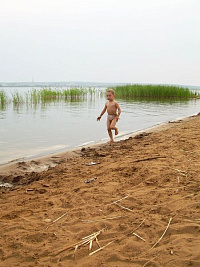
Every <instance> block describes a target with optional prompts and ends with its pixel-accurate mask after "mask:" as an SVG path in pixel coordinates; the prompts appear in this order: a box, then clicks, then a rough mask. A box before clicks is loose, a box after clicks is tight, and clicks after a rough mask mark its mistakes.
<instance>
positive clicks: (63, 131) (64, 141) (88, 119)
mask: <svg viewBox="0 0 200 267" xmlns="http://www.w3.org/2000/svg"><path fill="white" fill-rule="evenodd" d="M15 89H17V90H18V91H19V92H22V93H24V92H26V91H27V90H30V89H31V88H6V91H7V92H8V93H11V92H13V91H14V90H15ZM102 90H103V89H102ZM105 102H106V99H105V98H104V97H102V98H100V97H96V98H89V99H87V100H84V101H83V100H82V101H81V100H80V101H74V102H73V101H72V102H70V101H68V102H64V101H61V102H56V103H48V104H46V105H38V106H35V107H30V106H26V105H22V106H19V107H18V108H13V106H12V104H10V105H8V106H7V107H6V108H5V109H4V110H0V164H3V163H5V162H9V161H12V160H16V159H23V158H26V157H34V156H37V155H43V154H49V153H51V152H57V151H63V150H67V149H71V148H74V147H76V146H79V145H82V144H87V143H88V144H90V143H91V142H94V141H95V142H98V141H102V140H106V139H107V138H108V136H107V130H106V115H104V116H103V118H102V120H101V122H97V121H96V118H97V116H99V114H100V112H101V111H102V109H103V107H104V105H105ZM118 102H119V104H120V106H121V109H122V114H121V117H120V120H119V122H118V127H119V133H120V135H123V134H126V133H130V132H132V131H136V130H141V129H146V128H148V127H151V126H153V125H155V124H158V123H162V122H167V121H169V120H174V119H177V118H182V117H186V116H189V115H193V114H197V113H198V112H199V111H200V100H191V101H188V102H174V103H168V102H158V101H156V102H155V101H153V102H147V101H125V100H118Z"/></svg>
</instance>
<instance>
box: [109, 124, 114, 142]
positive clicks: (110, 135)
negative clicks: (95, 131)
mask: <svg viewBox="0 0 200 267" xmlns="http://www.w3.org/2000/svg"><path fill="white" fill-rule="evenodd" d="M110 124H111V121H110V120H109V119H107V129H108V134H109V137H110V142H114V139H113V135H112V131H111V128H110Z"/></svg>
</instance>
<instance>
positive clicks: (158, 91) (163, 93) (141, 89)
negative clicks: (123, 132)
mask: <svg viewBox="0 0 200 267" xmlns="http://www.w3.org/2000/svg"><path fill="white" fill-rule="evenodd" d="M113 89H114V90H115V93H116V96H117V97H118V98H129V99H130V98H141V99H142V98H143V99H144V98H148V99H191V98H196V97H197V96H198V94H197V93H194V92H192V91H190V90H189V89H188V88H185V87H178V86H167V85H150V84H147V85H141V84H133V85H129V84H128V85H122V86H116V87H114V88H113Z"/></svg>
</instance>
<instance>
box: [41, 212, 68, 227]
mask: <svg viewBox="0 0 200 267" xmlns="http://www.w3.org/2000/svg"><path fill="white" fill-rule="evenodd" d="M65 215H67V212H65V213H64V214H63V215H61V216H60V217H58V218H57V219H55V220H54V221H53V222H52V223H51V224H50V225H49V226H47V228H45V230H47V229H48V228H49V227H50V226H52V225H53V224H54V223H55V222H57V221H59V220H60V219H62V218H63V217H64V216H65Z"/></svg>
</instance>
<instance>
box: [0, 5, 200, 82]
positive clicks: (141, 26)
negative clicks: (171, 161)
mask: <svg viewBox="0 0 200 267" xmlns="http://www.w3.org/2000/svg"><path fill="white" fill-rule="evenodd" d="M199 14H200V1H199V0H151V1H150V0H123V1H122V0H99V1H95V0H0V82H29V81H30V82H31V81H32V78H33V79H34V81H35V82H41V81H44V82H45V81H46V82H48V81H52V82H57V81H85V82H123V83H126V82H127V83H164V84H182V85H198V86H199V85H200V15H199Z"/></svg>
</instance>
